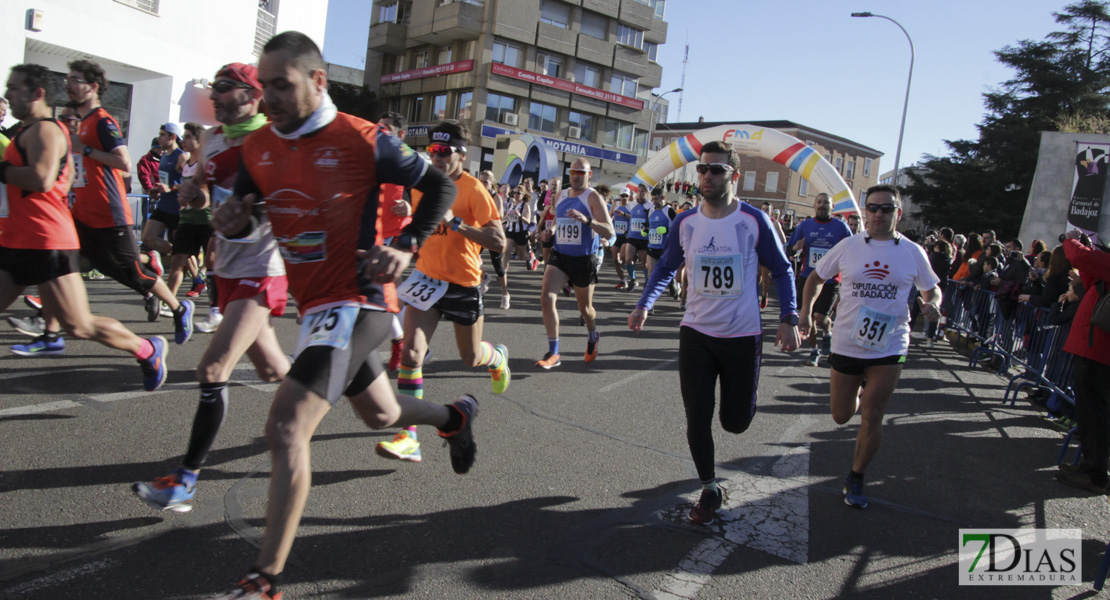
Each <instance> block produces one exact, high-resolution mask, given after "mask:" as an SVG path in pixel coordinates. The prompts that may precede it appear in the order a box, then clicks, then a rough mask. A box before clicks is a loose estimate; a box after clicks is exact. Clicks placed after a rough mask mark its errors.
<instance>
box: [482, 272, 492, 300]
mask: <svg viewBox="0 0 1110 600" xmlns="http://www.w3.org/2000/svg"><path fill="white" fill-rule="evenodd" d="M491 279H493V277H491V276H490V274H489V273H482V295H483V296H485V295H486V292H488V291H489V282H490V280H491Z"/></svg>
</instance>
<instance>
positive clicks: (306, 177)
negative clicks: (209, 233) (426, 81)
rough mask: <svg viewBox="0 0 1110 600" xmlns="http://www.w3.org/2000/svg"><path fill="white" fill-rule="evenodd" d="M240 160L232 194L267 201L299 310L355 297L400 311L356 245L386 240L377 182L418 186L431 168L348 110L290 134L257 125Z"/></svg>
mask: <svg viewBox="0 0 1110 600" xmlns="http://www.w3.org/2000/svg"><path fill="white" fill-rule="evenodd" d="M242 159H243V171H241V172H240V175H239V178H238V179H237V180H236V182H235V194H236V195H237V196H239V197H243V196H245V195H246V194H248V193H257V194H258V195H259V196H260V197H261V198H263V199H264V201H265V204H266V214H267V215H268V216H269V219H270V223H271V225H272V226H273V233H274V239H276V240H277V242H278V246H279V248H280V250H281V256H282V258H284V259H285V266H286V273H287V275H288V277H289V291H290V292H291V293H292V294H293V297H294V298H296V299H297V308H298V310H300V312H301V314H304V313H305V312H306V311H307V310H309V309H311V308H313V307H315V306H319V305H323V304H330V303H335V302H350V301H354V302H359V303H361V304H363V305H367V306H372V307H376V308H381V309H384V310H389V311H390V312H397V311H398V310H399V306H398V304H397V294H396V289H395V288H394V286H393V284H385V285H382V284H378V283H372V282H369V281H365V280H364V279H363V278H362V277H361V276H360V274H361V266H362V261H360V260H358V259H357V258H356V257H355V250H356V249H358V248H364V249H370V248H371V247H373V246H375V245H378V244H381V242H382V226H381V219H380V218H379V216H378V184H379V183H394V184H397V185H402V186H405V187H412V186H414V185H416V184H417V183H418V182H419V181H420V179H421V178H422V177H423V176H424V173H425V171H426V170H427V169H428V163H427V162H425V161H424V159H422V158H420V156H419V155H417V154H416V153H415V152H413V151H412V149H410V148H409V147H408V146H406V145H405V144H404V143H403V142H401V141H400V140H399V139H398V138H396V137H394V136H392V135H388V134H386V133H384V132H382V131H380V130H379V129H378V126H377V125H375V124H374V123H370V122H368V121H364V120H362V119H359V118H358V117H353V116H351V115H347V114H344V113H338V114H337V115H336V117H335V119H334V120H333V121H332V122H331V123H328V124H327V125H325V126H324V127H323V128H321V129H320V130H318V131H316V132H313V133H310V134H309V135H306V136H303V137H300V138H297V139H292V140H289V139H282V138H280V137H278V136H277V134H275V133H274V131H273V129H272V127H264V128H262V129H259V130H258V131H256V132H254V133H252V134H251V135H249V136H248V137H247V139H246V142H244V144H243V151H242Z"/></svg>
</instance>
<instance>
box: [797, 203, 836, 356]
mask: <svg viewBox="0 0 1110 600" xmlns="http://www.w3.org/2000/svg"><path fill="white" fill-rule="evenodd" d="M851 235H852V232H851V230H850V229H848V225H847V224H845V223H844V221H841V220H840V219H836V218H833V216H832V200H830V199H829V195H828V194H826V193H824V192H822V193H820V194H817V198H816V200H814V201H813V218H812V219H806V220H805V221H802V222H801V223H799V224H798V227H797V228H795V229H794V233H793V234H792V235H791V236H790V240H789V241H788V242H787V243H786V245H787V246H788V247H790V248H791V250H792V251H793V252H795V253H801V257H802V261H801V262H802V271H801V273H799V274H798V280H797V284H798V297H799V298H800V297H801V296H802V287H803V286H804V285H805V282H806V277H809V274H810V273H812V272H813V268H814V267H815V266H816V265H817V264H818V263H819V262H820V261H821V258H822V257H824V256H825V254H827V253H828V251H829V250H830V249H832V247H833V246H835V245H836V244H837V243H838V242H840V240H842V239H844V238H847V237H851ZM839 291H840V276H839V275H837V276H835V277H833V278H832V279H830V280H828V281H826V282H825V285H824V286H823V287H822V288H821V295H820V296H818V297H817V300H816V302H814V304H813V322H814V326H815V327H816V328H817V329H820V330H821V331H822V332H824V334H825V342H824V345H823V347H824V350H825V353H826V354H828V343H829V342H828V340H829V337H828V336H829V329H831V328H832V320H831V319H830V317H829V315H831V314H832V308H833V306H834V305H835V303H836V297H837V293H838V292H839ZM813 333H814V335H810V336H808V337H809V344H810V347H811V348H813V350H812V351H811V352H810V355H809V359H808V361H807V363H806V364H808V365H809V366H811V367H816V366H817V364H818V362H819V361H820V360H821V352H820V350H819V349H818V347H817V335H816V331H815V332H813Z"/></svg>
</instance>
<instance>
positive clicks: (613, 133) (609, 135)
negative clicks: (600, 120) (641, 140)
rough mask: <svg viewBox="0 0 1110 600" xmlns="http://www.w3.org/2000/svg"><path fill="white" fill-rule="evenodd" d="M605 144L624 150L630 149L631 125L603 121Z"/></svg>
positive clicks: (613, 120)
mask: <svg viewBox="0 0 1110 600" xmlns="http://www.w3.org/2000/svg"><path fill="white" fill-rule="evenodd" d="M605 143H606V144H608V145H610V146H616V147H617V148H622V149H624V150H631V149H632V123H625V122H623V121H617V120H616V119H606V120H605Z"/></svg>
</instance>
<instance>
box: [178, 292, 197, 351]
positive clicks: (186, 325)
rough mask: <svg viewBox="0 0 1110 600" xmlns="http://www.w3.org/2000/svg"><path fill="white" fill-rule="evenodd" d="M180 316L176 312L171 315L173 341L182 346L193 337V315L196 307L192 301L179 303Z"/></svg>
mask: <svg viewBox="0 0 1110 600" xmlns="http://www.w3.org/2000/svg"><path fill="white" fill-rule="evenodd" d="M181 308H182V310H181V311H180V314H178V313H177V312H175V313H174V315H173V341H174V342H175V343H178V344H184V343H185V342H187V341H189V338H191V337H193V313H194V312H196V305H194V304H193V301H192V300H182V301H181Z"/></svg>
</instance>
